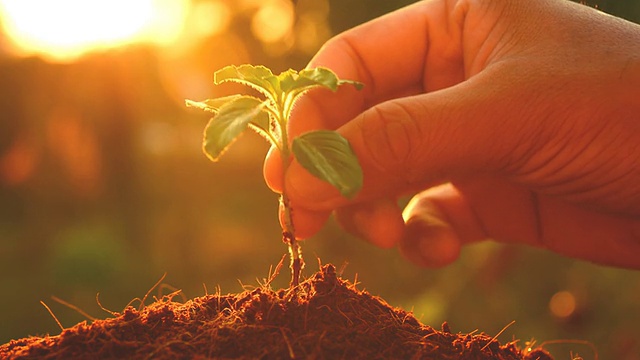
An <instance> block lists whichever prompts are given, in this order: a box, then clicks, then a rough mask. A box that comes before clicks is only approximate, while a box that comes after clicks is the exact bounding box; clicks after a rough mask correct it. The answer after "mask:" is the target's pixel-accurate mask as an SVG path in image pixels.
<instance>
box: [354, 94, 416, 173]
mask: <svg viewBox="0 0 640 360" xmlns="http://www.w3.org/2000/svg"><path fill="white" fill-rule="evenodd" d="M363 116H364V121H363V124H364V127H363V128H362V135H363V143H364V151H366V156H367V158H368V159H369V161H371V165H372V166H373V167H375V168H376V169H377V170H378V171H380V172H384V173H388V172H396V171H398V172H399V173H402V172H403V171H404V170H407V166H408V165H409V164H410V162H411V158H412V156H413V154H414V153H415V152H416V149H417V148H418V146H419V144H420V142H421V141H422V137H423V136H422V132H421V130H420V127H419V126H418V123H417V121H416V120H415V119H416V116H415V114H414V113H412V111H411V109H409V108H407V107H406V106H404V105H402V104H400V103H397V102H387V103H384V104H381V105H379V106H376V107H373V108H371V109H370V110H369V111H367V112H365V113H364V114H363Z"/></svg>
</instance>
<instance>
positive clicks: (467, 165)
mask: <svg viewBox="0 0 640 360" xmlns="http://www.w3.org/2000/svg"><path fill="white" fill-rule="evenodd" d="M477 77H478V78H479V77H481V76H480V75H478V76H477ZM474 79H475V78H474ZM479 82H480V80H478V81H471V80H469V81H466V82H463V83H460V84H458V85H456V86H454V87H450V88H447V89H444V90H439V91H436V92H433V93H428V94H421V95H417V96H411V97H405V98H400V99H394V100H391V101H387V102H384V103H381V104H378V105H376V106H374V107H372V108H369V109H368V110H366V111H365V112H363V113H361V114H360V115H359V116H357V117H356V118H354V119H353V120H352V121H350V122H348V123H346V124H345V125H343V126H342V127H341V128H339V129H338V132H340V133H341V134H342V135H343V136H344V137H345V138H346V139H347V140H349V142H350V143H351V146H352V148H353V150H354V152H355V153H356V155H357V157H358V159H359V161H360V164H361V166H362V169H363V173H364V185H363V189H362V191H361V192H360V193H359V194H358V196H357V197H356V199H354V201H356V202H361V201H367V200H370V199H373V198H380V197H393V196H397V195H403V194H406V193H409V192H415V191H417V190H420V189H424V188H425V187H429V186H433V185H436V184H439V183H442V182H445V181H449V180H451V179H453V178H460V177H464V176H466V175H468V174H473V173H477V172H479V171H491V169H497V168H499V167H501V166H502V165H503V162H504V161H505V158H507V157H508V156H505V154H507V155H508V154H512V151H513V149H514V148H515V147H517V145H518V144H520V143H521V141H519V139H521V138H522V137H523V136H521V135H522V134H524V133H526V132H528V131H529V130H528V129H525V128H524V127H525V126H526V125H523V124H522V122H521V121H518V122H517V123H518V124H520V125H519V126H514V125H516V124H513V123H514V122H511V124H510V123H509V122H506V121H501V119H505V118H508V117H510V115H508V114H507V113H508V111H509V109H510V108H513V106H511V105H510V104H509V101H507V100H504V99H506V98H507V97H505V96H502V95H501V94H499V93H500V92H501V90H500V87H495V88H494V90H493V91H492V90H491V86H487V85H486V84H482V85H481V86H480V84H478V83H479ZM479 89H482V90H481V91H479ZM492 92H493V93H494V94H491V93H492ZM511 96H512V95H511ZM493 99H503V100H501V101H502V102H501V103H500V102H496V101H494V100H493ZM511 111H512V112H513V110H511ZM496 114H499V115H498V116H497V115H496ZM518 120H521V119H518ZM497 129H500V141H494V139H495V137H496V130H497ZM503 139H504V140H503ZM285 185H286V188H287V190H288V192H289V196H290V198H291V200H292V202H295V203H296V204H298V205H302V206H304V207H306V208H308V209H312V210H327V209H335V208H338V207H341V206H344V205H346V204H348V203H349V202H350V201H349V200H347V199H345V198H343V197H341V196H340V195H339V193H338V191H337V190H335V189H333V188H332V187H331V186H330V185H329V184H328V183H325V182H323V181H321V180H318V179H316V178H315V177H313V176H312V175H311V174H309V173H308V172H307V171H305V170H304V169H303V168H302V167H301V166H300V165H299V164H298V163H297V162H293V163H292V165H291V166H290V167H289V170H288V172H287V174H286V177H285Z"/></svg>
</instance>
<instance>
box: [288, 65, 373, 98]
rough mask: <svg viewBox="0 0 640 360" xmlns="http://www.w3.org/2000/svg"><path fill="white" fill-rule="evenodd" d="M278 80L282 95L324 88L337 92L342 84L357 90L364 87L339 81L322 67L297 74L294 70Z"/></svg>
mask: <svg viewBox="0 0 640 360" xmlns="http://www.w3.org/2000/svg"><path fill="white" fill-rule="evenodd" d="M278 79H279V80H280V83H281V87H282V91H283V92H284V93H289V92H296V93H299V92H304V91H307V90H309V89H311V88H314V87H324V88H327V89H329V90H331V91H337V90H338V87H339V86H340V85H342V84H351V85H353V86H355V87H356V89H358V90H360V89H362V87H363V86H364V85H363V84H362V83H359V82H357V81H352V80H340V79H338V76H337V75H336V74H335V73H334V72H333V71H331V70H329V69H327V68H324V67H316V68H313V69H304V70H302V71H300V72H299V73H298V72H296V71H294V70H288V71H286V72H283V73H281V74H280V75H279V76H278Z"/></svg>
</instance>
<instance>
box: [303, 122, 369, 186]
mask: <svg viewBox="0 0 640 360" xmlns="http://www.w3.org/2000/svg"><path fill="white" fill-rule="evenodd" d="M292 150H293V154H294V156H295V157H296V160H298V162H299V163H300V165H302V167H304V168H305V169H307V170H308V171H309V172H310V173H311V174H313V175H314V176H316V177H317V178H319V179H321V180H324V181H326V182H328V183H329V184H331V185H333V186H334V187H335V188H336V189H338V191H340V194H342V195H343V196H345V197H347V198H352V197H353V196H355V195H356V193H357V192H358V191H360V188H362V169H361V168H360V164H359V163H358V158H357V157H356V155H355V154H354V152H353V150H352V149H351V145H350V144H349V142H348V141H347V139H345V138H344V137H342V135H340V134H338V133H337V132H335V131H330V130H318V131H312V132H308V133H305V134H302V135H300V136H298V137H296V138H295V139H293V143H292Z"/></svg>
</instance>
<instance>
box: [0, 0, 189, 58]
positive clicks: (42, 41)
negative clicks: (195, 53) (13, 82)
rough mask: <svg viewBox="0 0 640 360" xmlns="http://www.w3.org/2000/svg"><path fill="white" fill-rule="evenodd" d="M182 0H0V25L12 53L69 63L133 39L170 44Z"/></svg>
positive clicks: (180, 22) (179, 23) (183, 10)
mask: <svg viewBox="0 0 640 360" xmlns="http://www.w3.org/2000/svg"><path fill="white" fill-rule="evenodd" d="M189 6H190V2H189V1H188V0H135V1H131V0H56V1H48V0H0V16H1V21H0V22H1V25H2V27H3V28H4V32H5V34H6V35H7V37H8V38H9V40H10V42H11V43H12V45H13V49H11V50H12V51H13V52H15V53H17V54H18V55H30V54H34V53H35V54H39V55H42V56H44V57H47V58H49V59H51V60H57V61H70V60H73V59H75V58H77V57H79V56H81V55H83V54H85V53H87V52H91V51H96V50H104V49H109V48H114V47H118V46H123V45H129V44H133V43H154V44H159V45H165V44H170V43H172V42H173V41H175V40H176V39H177V37H178V36H179V35H180V32H181V31H182V28H183V26H184V22H185V18H186V16H187V13H188V10H189Z"/></svg>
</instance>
